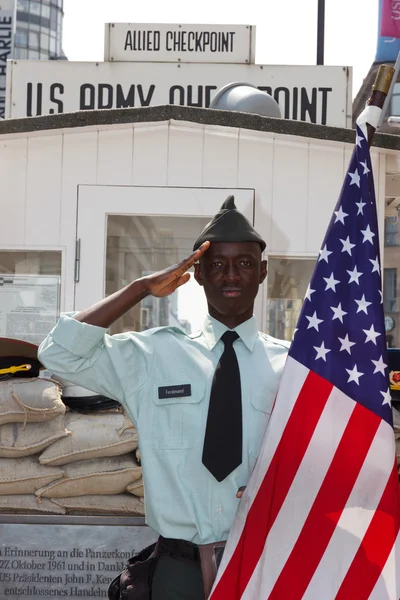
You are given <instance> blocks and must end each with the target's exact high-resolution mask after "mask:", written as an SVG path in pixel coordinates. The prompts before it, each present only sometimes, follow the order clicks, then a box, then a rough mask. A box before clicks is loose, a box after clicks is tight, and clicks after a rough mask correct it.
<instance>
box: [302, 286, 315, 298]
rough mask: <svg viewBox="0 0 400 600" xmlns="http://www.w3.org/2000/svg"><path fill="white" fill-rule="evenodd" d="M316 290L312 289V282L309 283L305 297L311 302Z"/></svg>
mask: <svg viewBox="0 0 400 600" xmlns="http://www.w3.org/2000/svg"><path fill="white" fill-rule="evenodd" d="M314 292H315V290H312V289H311V287H310V284H308V288H307V291H306V295H305V296H304V297H305V298H307V300H309V301H310V302H311V296H312V295H313V294H314Z"/></svg>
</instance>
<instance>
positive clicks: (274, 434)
mask: <svg viewBox="0 0 400 600" xmlns="http://www.w3.org/2000/svg"><path fill="white" fill-rule="evenodd" d="M308 373H309V370H308V369H307V368H306V367H304V366H303V365H302V364H300V363H299V362H297V360H294V359H293V358H291V357H290V356H288V358H287V361H286V365H285V368H284V370H283V374H282V379H281V383H280V387H279V392H278V397H277V401H276V404H275V406H274V409H273V411H272V415H271V419H270V421H269V424H268V427H267V430H266V434H265V435H264V439H263V443H262V446H261V451H260V455H259V457H258V459H257V462H256V465H255V467H254V470H253V472H252V475H251V478H250V481H249V484H248V486H247V488H246V491H245V492H244V494H243V497H242V499H241V501H240V504H239V507H238V510H237V512H236V516H235V519H234V522H233V525H232V528H231V531H230V534H229V538H228V542H227V545H226V549H225V552H224V554H223V558H222V560H221V565H220V568H219V570H218V575H217V580H216V582H215V584H214V586H215V585H216V583H217V582H218V580H219V579H220V577H221V575H222V573H223V572H224V570H225V568H226V565H227V564H228V562H229V559H230V557H231V555H232V554H233V552H234V550H235V548H236V546H237V544H238V542H239V539H240V536H241V535H242V531H243V527H244V524H245V522H246V516H247V513H248V512H249V510H250V507H251V505H252V503H253V500H254V498H255V497H256V494H257V490H258V488H259V487H260V485H261V483H262V481H263V479H264V477H265V474H266V472H267V470H268V467H269V465H270V463H271V460H272V458H273V456H274V454H275V451H276V448H277V446H278V444H279V442H280V439H281V437H282V435H283V432H284V430H285V427H286V424H287V421H288V419H289V417H290V414H291V412H292V410H293V406H294V405H295V402H296V399H297V397H298V395H299V393H300V391H301V388H302V387H303V384H304V382H305V380H306V378H307V375H308Z"/></svg>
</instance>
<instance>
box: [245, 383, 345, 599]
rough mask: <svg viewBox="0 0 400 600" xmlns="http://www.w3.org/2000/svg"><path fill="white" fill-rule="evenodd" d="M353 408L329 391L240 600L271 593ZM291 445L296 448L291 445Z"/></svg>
mask: <svg viewBox="0 0 400 600" xmlns="http://www.w3.org/2000/svg"><path fill="white" fill-rule="evenodd" d="M355 406H356V403H355V402H354V400H352V399H351V398H349V397H348V396H346V395H345V394H343V392H341V391H340V390H338V389H337V388H333V390H332V392H331V394H330V395H329V398H328V401H327V403H326V406H325V408H324V410H323V412H322V415H321V417H320V419H319V422H318V424H317V426H316V428H315V430H314V434H313V436H312V438H311V441H310V444H309V446H308V448H307V451H306V453H305V455H304V458H303V460H302V462H301V464H300V467H299V470H298V471H297V474H296V477H295V478H294V480H293V483H292V486H291V488H290V490H289V493H288V495H287V496H286V499H285V501H284V503H283V505H282V508H281V510H280V512H279V514H278V516H277V518H276V521H275V523H274V525H273V526H272V528H271V531H270V533H269V536H268V538H267V544H266V546H265V548H264V552H263V554H262V556H261V558H260V561H259V562H258V564H257V567H256V569H255V571H254V573H253V576H252V578H251V579H250V581H249V584H248V586H247V588H246V591H245V593H244V594H243V596H242V599H243V600H254V598H268V596H269V594H270V593H271V591H272V588H273V587H274V585H275V583H276V580H277V578H278V577H279V575H280V573H281V571H282V569H283V567H284V566H285V564H286V561H287V559H288V558H289V555H290V553H291V551H292V549H293V546H294V545H295V543H296V541H297V538H298V537H299V535H300V532H301V530H302V528H303V525H304V523H305V521H306V519H307V517H308V515H309V512H310V510H311V507H312V505H313V503H314V500H315V498H316V496H317V494H318V492H319V490H320V487H321V485H322V483H323V481H324V478H325V475H326V473H327V471H328V469H329V467H330V465H331V462H332V459H333V457H334V455H335V452H336V450H337V447H338V445H339V444H340V441H341V439H342V436H343V433H344V431H345V429H346V427H347V424H348V421H349V419H350V416H351V413H352V412H353V410H354V408H355ZM299 434H300V435H301V431H299ZM293 446H294V447H296V443H295V442H294V444H293ZM266 565H268V568H266ZM318 600H320V594H319V595H318ZM324 600H325V598H324Z"/></svg>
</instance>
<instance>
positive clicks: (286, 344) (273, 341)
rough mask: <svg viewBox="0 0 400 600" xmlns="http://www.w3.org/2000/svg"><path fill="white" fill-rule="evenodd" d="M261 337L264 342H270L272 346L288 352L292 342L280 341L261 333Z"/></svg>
mask: <svg viewBox="0 0 400 600" xmlns="http://www.w3.org/2000/svg"><path fill="white" fill-rule="evenodd" d="M260 335H261V337H262V338H264V340H266V341H267V342H270V343H271V344H275V345H276V346H282V348H286V349H287V350H288V349H289V348H290V344H291V342H288V341H286V340H279V339H278V338H274V337H272V335H268V333H263V332H262V331H260Z"/></svg>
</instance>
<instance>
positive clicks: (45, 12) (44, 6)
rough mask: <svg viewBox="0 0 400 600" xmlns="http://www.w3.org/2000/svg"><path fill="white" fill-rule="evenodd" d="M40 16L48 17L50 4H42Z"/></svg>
mask: <svg viewBox="0 0 400 600" xmlns="http://www.w3.org/2000/svg"><path fill="white" fill-rule="evenodd" d="M42 17H44V18H45V19H50V6H49V5H48V4H42Z"/></svg>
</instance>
